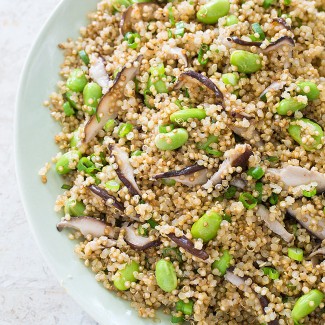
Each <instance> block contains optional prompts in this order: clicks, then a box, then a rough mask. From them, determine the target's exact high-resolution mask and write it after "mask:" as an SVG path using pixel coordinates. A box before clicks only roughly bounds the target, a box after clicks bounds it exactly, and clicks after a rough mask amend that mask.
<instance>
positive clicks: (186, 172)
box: [153, 164, 205, 179]
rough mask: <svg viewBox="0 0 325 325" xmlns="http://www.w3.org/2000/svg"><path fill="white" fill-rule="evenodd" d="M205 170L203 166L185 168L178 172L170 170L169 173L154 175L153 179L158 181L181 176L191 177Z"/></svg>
mask: <svg viewBox="0 0 325 325" xmlns="http://www.w3.org/2000/svg"><path fill="white" fill-rule="evenodd" d="M202 169H205V167H204V166H200V165H197V164H194V165H191V166H188V167H185V168H183V169H180V170H171V171H169V172H166V173H161V174H157V175H154V176H153V178H154V179H159V178H171V177H177V176H182V175H191V174H193V173H195V172H197V171H199V170H202Z"/></svg>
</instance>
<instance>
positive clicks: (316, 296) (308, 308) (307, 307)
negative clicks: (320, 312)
mask: <svg viewBox="0 0 325 325" xmlns="http://www.w3.org/2000/svg"><path fill="white" fill-rule="evenodd" d="M324 297H325V295H324V293H322V292H321V291H319V290H317V289H313V290H310V291H309V292H308V293H306V294H304V295H303V296H301V297H300V298H299V299H298V300H297V301H296V303H295V305H294V307H293V309H292V312H291V318H292V319H293V320H294V321H295V322H298V321H299V320H300V319H302V318H304V317H306V316H307V315H309V314H310V313H312V312H313V311H314V310H315V309H316V308H317V307H318V306H319V305H320V304H321V302H322V300H323V299H324Z"/></svg>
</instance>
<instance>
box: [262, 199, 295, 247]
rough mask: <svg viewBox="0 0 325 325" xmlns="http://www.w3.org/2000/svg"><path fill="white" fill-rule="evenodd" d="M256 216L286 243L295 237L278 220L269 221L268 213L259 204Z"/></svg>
mask: <svg viewBox="0 0 325 325" xmlns="http://www.w3.org/2000/svg"><path fill="white" fill-rule="evenodd" d="M256 215H257V216H258V217H259V218H261V220H263V221H264V222H265V224H266V226H267V227H268V228H269V229H270V230H271V231H273V232H274V233H276V234H277V235H279V236H280V237H281V238H282V239H283V240H284V241H286V242H287V243H289V242H291V241H292V240H293V239H294V237H295V236H294V235H293V234H290V233H289V232H288V231H287V230H286V229H285V228H284V226H283V225H282V224H281V223H280V222H279V221H278V220H276V219H275V220H271V218H270V211H269V210H268V209H267V208H266V207H265V206H264V205H262V204H260V205H259V206H258V209H257V211H256Z"/></svg>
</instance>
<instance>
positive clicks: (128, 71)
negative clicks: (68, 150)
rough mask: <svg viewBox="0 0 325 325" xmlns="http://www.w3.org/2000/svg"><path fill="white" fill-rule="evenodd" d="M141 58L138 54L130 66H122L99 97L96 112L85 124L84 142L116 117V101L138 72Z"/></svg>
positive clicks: (117, 109)
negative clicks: (109, 86) (104, 92)
mask: <svg viewBox="0 0 325 325" xmlns="http://www.w3.org/2000/svg"><path fill="white" fill-rule="evenodd" d="M142 58H143V55H139V56H138V57H137V59H136V60H135V61H134V62H133V64H132V66H131V67H130V68H126V67H124V68H123V69H122V71H120V72H119V73H118V74H117V76H116V78H115V80H114V84H113V86H112V87H111V88H110V89H109V90H108V92H107V93H106V94H105V95H104V96H103V97H102V98H101V100H100V102H99V104H98V108H97V112H96V114H94V115H93V116H92V117H91V118H90V119H89V121H88V122H87V124H86V125H85V139H84V142H85V143H88V142H89V141H91V140H92V139H93V138H94V137H95V136H96V135H97V133H98V132H99V131H100V130H101V129H102V128H103V127H104V125H105V124H106V122H107V121H108V120H109V119H115V118H116V116H117V113H118V111H119V107H118V105H117V104H116V102H117V101H118V100H120V99H122V98H123V97H124V88H125V86H126V84H127V83H128V82H129V81H130V80H132V79H133V78H134V77H135V76H136V75H137V74H138V73H139V70H140V63H141V61H142Z"/></svg>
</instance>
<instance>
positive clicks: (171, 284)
mask: <svg viewBox="0 0 325 325" xmlns="http://www.w3.org/2000/svg"><path fill="white" fill-rule="evenodd" d="M155 275H156V281H157V284H158V286H159V287H160V288H161V289H162V290H163V291H165V292H171V291H173V290H175V289H176V288H177V276H176V271H175V268H174V265H173V263H172V262H171V261H167V260H160V261H158V262H157V264H156V271H155Z"/></svg>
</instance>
